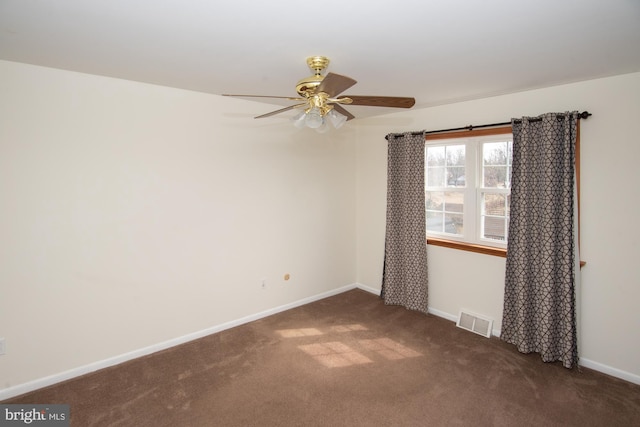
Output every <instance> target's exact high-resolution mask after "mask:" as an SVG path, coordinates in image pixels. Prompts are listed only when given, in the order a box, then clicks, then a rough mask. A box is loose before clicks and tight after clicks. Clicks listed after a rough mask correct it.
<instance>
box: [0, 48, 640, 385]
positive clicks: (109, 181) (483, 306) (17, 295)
mask: <svg viewBox="0 0 640 427" xmlns="http://www.w3.org/2000/svg"><path fill="white" fill-rule="evenodd" d="M638 99H640V74H631V75H625V76H618V77H612V78H607V79H600V80H593V81H588V82H582V83H577V84H572V85H564V86H557V87H552V88H547V89H541V90H537V91H531V92H523V93H519V94H513V95H505V96H499V97H494V98H487V99H483V100H478V101H470V102H463V103H458V104H451V105H446V106H440V107H434V108H427V109H421V110H418V109H416V110H410V111H407V112H401V113H398V114H393V115H389V116H383V117H379V118H376V119H373V118H372V119H367V120H360V121H355V122H350V123H349V125H348V126H345V127H344V128H342V129H341V130H340V132H335V133H330V134H325V135H318V134H316V133H314V132H310V131H298V130H295V129H294V128H293V127H292V126H290V125H289V124H288V123H287V117H286V115H284V116H282V117H274V118H272V119H270V120H268V121H261V120H253V119H252V117H253V116H254V115H256V114H257V113H261V112H266V111H269V110H270V109H271V107H270V106H266V105H265V104H262V103H253V102H247V101H244V100H236V99H231V98H222V97H219V96H214V95H206V94H201V93H196V92H189V91H183V90H177V89H172V88H166V87H159V86H153V85H146V84H141V83H135V82H129V81H123V80H117V79H109V78H103V77H98V76H91V75H85V74H78V73H72V72H66V71H60V70H53V69H47V68H40V67H34V66H30V65H24V64H16V63H11V62H2V61H0V203H1V209H0V260H1V264H0V337H4V338H5V339H6V345H7V354H6V355H3V356H0V396H3V390H4V391H5V394H4V396H7V395H9V394H11V393H14V392H16V391H20V390H25V387H24V385H25V384H27V385H29V384H30V385H31V386H37V385H41V384H43V383H46V382H47V378H49V379H53V380H57V379H60V378H62V377H64V373H71V374H77V373H78V372H81V371H82V370H83V369H86V367H87V366H89V367H91V366H94V367H100V366H101V363H103V361H109V360H111V361H114V360H118V358H124V359H126V358H127V357H129V356H135V355H136V354H138V353H137V352H140V350H141V349H149V348H157V346H159V345H163V343H171V342H174V341H175V340H176V339H179V338H180V337H183V338H184V337H187V338H188V337H192V336H194V334H196V335H197V334H198V333H200V332H202V331H207V330H211V328H215V327H216V326H219V325H225V324H229V322H234V321H237V320H238V319H246V318H250V317H251V316H254V315H256V314H257V313H264V312H267V311H269V310H272V309H275V308H278V307H283V306H286V305H287V304H292V303H295V302H298V301H303V300H305V299H308V298H313V297H316V296H318V295H323V294H325V293H328V292H335V291H336V290H340V289H342V288H343V287H346V286H352V285H353V284H354V283H359V284H360V285H362V286H366V287H368V288H372V289H379V287H380V279H381V273H382V256H383V249H384V217H385V204H386V200H385V197H386V196H385V194H386V187H385V186H386V141H385V140H384V135H385V134H387V133H389V132H399V131H405V130H420V129H425V128H426V129H438V128H446V127H456V126H461V125H467V124H470V123H471V124H482V123H490V122H496V121H504V120H507V119H509V118H510V117H512V116H522V115H537V114H540V113H543V112H547V111H564V110H573V109H581V110H582V109H587V110H589V111H591V112H592V113H593V114H594V116H593V117H592V118H590V119H589V120H587V121H584V122H583V125H582V129H583V133H582V225H583V230H582V247H583V259H585V260H586V261H587V263H588V264H587V266H586V267H585V268H584V269H583V274H582V279H583V283H582V286H581V288H580V295H579V305H580V316H581V325H580V331H581V333H580V349H581V356H582V358H583V363H585V364H586V365H587V366H591V367H595V368H596V369H600V370H603V371H605V372H609V373H612V374H614V375H617V376H621V377H623V378H627V379H630V380H632V381H636V382H638V381H640V363H639V362H638V361H639V360H640V343H639V341H638V340H637V339H636V338H637V332H636V331H637V330H640V314H638V310H636V303H637V301H640V280H639V279H640V277H639V276H640V273H638V270H637V269H635V268H634V262H635V261H636V258H637V257H638V252H639V250H638V243H637V242H638V241H640V235H639V231H638V227H637V226H636V225H635V217H636V216H637V215H636V214H635V211H636V209H638V207H639V206H638V201H637V197H635V194H637V191H635V182H637V181H639V180H640V177H639V174H640V172H639V169H638V168H637V167H636V163H637V159H638V158H640V142H638V138H637V136H636V132H635V131H634V129H633V123H634V122H635V120H636V118H637V117H640V105H639V103H638ZM276 108H278V107H275V108H273V109H276ZM428 255H429V259H430V263H429V274H430V298H431V299H430V306H431V309H432V310H433V311H434V312H437V313H438V314H440V315H444V316H449V317H451V316H455V315H457V312H458V310H459V309H460V308H466V309H468V310H472V311H477V312H478V313H481V314H486V315H489V316H492V317H493V318H494V319H496V321H497V322H496V328H498V329H499V327H500V323H499V322H500V319H501V310H502V287H503V274H504V259H502V258H494V257H489V256H486V255H478V254H472V253H466V252H459V251H455V250H451V249H445V248H436V247H430V248H429V250H428ZM285 273H290V274H291V280H290V281H286V282H285V281H284V280H283V275H284V274H285ZM263 278H266V279H267V289H266V290H262V289H261V281H262V279H263ZM26 388H28V387H26Z"/></svg>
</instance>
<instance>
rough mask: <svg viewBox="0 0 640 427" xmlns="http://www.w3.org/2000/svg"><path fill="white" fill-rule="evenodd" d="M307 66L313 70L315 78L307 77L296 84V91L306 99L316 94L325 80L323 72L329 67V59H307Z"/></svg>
mask: <svg viewBox="0 0 640 427" xmlns="http://www.w3.org/2000/svg"><path fill="white" fill-rule="evenodd" d="M307 65H308V66H309V68H311V69H312V70H313V72H314V74H313V76H309V77H305V78H304V79H302V80H300V81H298V84H296V91H297V92H298V94H299V95H300V96H304V97H305V98H308V97H310V96H311V95H313V94H315V93H316V88H317V87H318V86H319V85H320V82H322V80H323V79H324V77H323V76H322V72H323V71H324V70H325V69H326V68H327V66H328V65H329V58H327V57H326V56H310V57H309V58H307Z"/></svg>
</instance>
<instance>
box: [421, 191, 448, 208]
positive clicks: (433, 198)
mask: <svg viewBox="0 0 640 427" xmlns="http://www.w3.org/2000/svg"><path fill="white" fill-rule="evenodd" d="M444 200H445V199H444V193H443V192H442V191H427V192H426V193H425V205H426V208H427V210H432V211H443V210H444Z"/></svg>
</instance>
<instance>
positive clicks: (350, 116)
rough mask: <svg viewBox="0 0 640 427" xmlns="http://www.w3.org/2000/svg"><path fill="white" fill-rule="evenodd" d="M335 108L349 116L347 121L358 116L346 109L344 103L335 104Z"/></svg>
mask: <svg viewBox="0 0 640 427" xmlns="http://www.w3.org/2000/svg"><path fill="white" fill-rule="evenodd" d="M333 109H334V110H336V111H337V112H338V113H340V114H343V115H345V116H347V121H349V120H351V119H355V118H356V116H354V115H353V114H351V113H350V112H348V111H347V110H345V108H344V107H343V106H342V105H338V104H333Z"/></svg>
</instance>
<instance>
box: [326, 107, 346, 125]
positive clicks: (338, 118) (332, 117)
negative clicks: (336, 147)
mask: <svg viewBox="0 0 640 427" xmlns="http://www.w3.org/2000/svg"><path fill="white" fill-rule="evenodd" d="M327 116H328V117H329V121H330V122H331V124H332V125H333V127H334V128H336V129H340V127H341V126H342V125H343V124H344V123H345V122H346V121H347V116H345V115H344V114H341V113H338V112H337V111H336V110H333V109H332V110H331V111H329V113H327Z"/></svg>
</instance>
